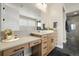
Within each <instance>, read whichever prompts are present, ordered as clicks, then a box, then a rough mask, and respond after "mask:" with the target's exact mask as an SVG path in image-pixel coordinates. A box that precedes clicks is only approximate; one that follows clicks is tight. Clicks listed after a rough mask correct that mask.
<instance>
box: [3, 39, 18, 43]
mask: <svg viewBox="0 0 79 59" xmlns="http://www.w3.org/2000/svg"><path fill="white" fill-rule="evenodd" d="M19 39H20V38H13V39H10V40H7V39H5V40H2V42H13V41H16V40H19Z"/></svg>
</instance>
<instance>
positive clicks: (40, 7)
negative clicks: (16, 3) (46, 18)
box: [35, 3, 47, 12]
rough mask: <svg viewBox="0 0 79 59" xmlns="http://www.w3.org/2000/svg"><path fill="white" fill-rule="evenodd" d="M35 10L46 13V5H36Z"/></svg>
mask: <svg viewBox="0 0 79 59" xmlns="http://www.w3.org/2000/svg"><path fill="white" fill-rule="evenodd" d="M35 6H36V8H38V9H39V10H41V11H43V12H46V8H47V4H46V3H37V4H35Z"/></svg>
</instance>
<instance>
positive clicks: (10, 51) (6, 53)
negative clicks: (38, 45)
mask: <svg viewBox="0 0 79 59" xmlns="http://www.w3.org/2000/svg"><path fill="white" fill-rule="evenodd" d="M25 48H28V45H27V44H23V45H19V46H16V47H13V48H10V49H7V50H4V51H3V56H12V55H14V54H16V53H18V52H21V51H24V49H25ZM15 56H16V55H15Z"/></svg>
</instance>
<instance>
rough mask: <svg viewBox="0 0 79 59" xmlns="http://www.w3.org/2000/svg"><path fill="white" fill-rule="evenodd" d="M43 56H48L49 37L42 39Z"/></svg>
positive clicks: (44, 36)
mask: <svg viewBox="0 0 79 59" xmlns="http://www.w3.org/2000/svg"><path fill="white" fill-rule="evenodd" d="M41 41H42V42H41V55H42V56H46V55H47V49H48V44H47V42H48V39H47V35H43V36H42V39H41Z"/></svg>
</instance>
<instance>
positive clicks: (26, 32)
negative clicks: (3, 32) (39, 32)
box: [14, 26, 36, 37]
mask: <svg viewBox="0 0 79 59" xmlns="http://www.w3.org/2000/svg"><path fill="white" fill-rule="evenodd" d="M33 31H36V27H33V26H31V27H29V26H28V27H26V26H20V30H19V31H15V32H14V33H15V35H17V36H19V37H21V36H26V35H30V33H31V32H33Z"/></svg>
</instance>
